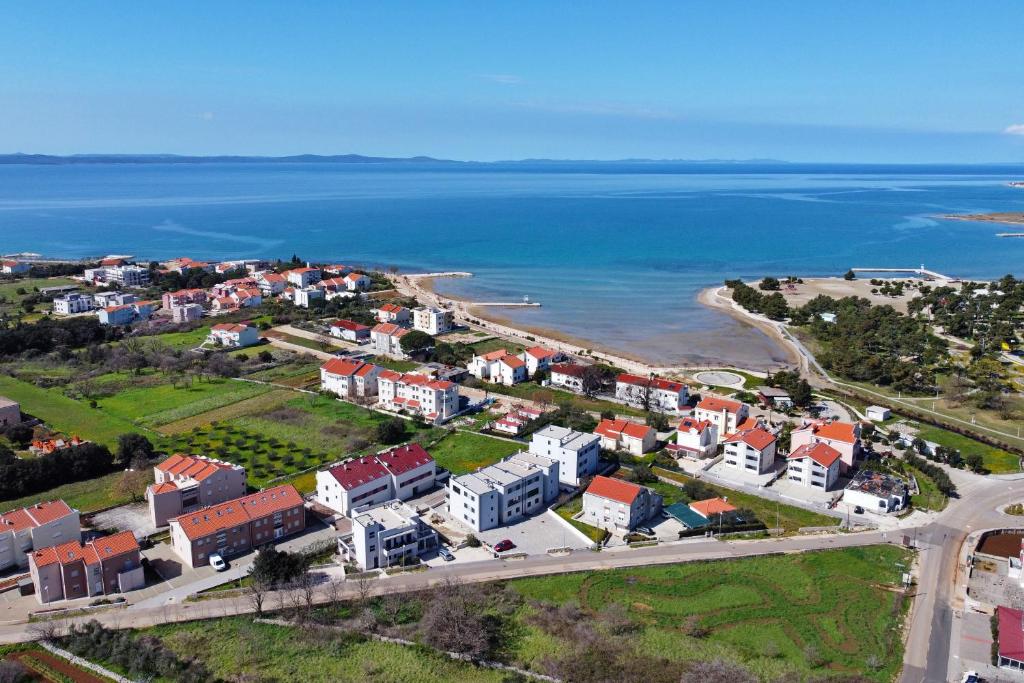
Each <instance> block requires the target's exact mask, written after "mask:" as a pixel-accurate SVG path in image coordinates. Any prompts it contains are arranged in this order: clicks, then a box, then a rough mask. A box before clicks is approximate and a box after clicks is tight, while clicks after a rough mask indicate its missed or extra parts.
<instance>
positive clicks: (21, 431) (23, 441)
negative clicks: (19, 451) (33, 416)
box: [4, 422, 32, 448]
mask: <svg viewBox="0 0 1024 683" xmlns="http://www.w3.org/2000/svg"><path fill="white" fill-rule="evenodd" d="M4 435H5V436H6V437H7V438H8V439H9V440H10V442H11V443H13V444H15V445H16V446H18V447H20V448H28V445H29V444H30V443H32V428H31V427H29V426H28V425H27V424H25V423H24V422H21V423H18V424H13V425H11V426H10V427H8V428H7V429H5V430H4Z"/></svg>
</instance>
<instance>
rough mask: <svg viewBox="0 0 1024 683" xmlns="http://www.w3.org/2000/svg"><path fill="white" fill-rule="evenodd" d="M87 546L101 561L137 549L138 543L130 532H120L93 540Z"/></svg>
mask: <svg viewBox="0 0 1024 683" xmlns="http://www.w3.org/2000/svg"><path fill="white" fill-rule="evenodd" d="M88 545H91V546H92V547H93V548H94V549H95V550H96V554H97V555H99V557H100V559H101V560H103V559H106V558H108V557H116V556H117V555H124V554H125V553H130V552H134V551H137V550H138V549H139V542H138V541H136V540H135V534H133V533H132V532H130V531H121V532H119V533H116V534H112V535H110V536H102V537H100V538H94V539H93V540H91V541H89V543H88Z"/></svg>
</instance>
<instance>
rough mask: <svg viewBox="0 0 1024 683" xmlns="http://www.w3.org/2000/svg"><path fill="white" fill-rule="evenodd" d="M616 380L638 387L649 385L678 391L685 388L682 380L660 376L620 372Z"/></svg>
mask: <svg viewBox="0 0 1024 683" xmlns="http://www.w3.org/2000/svg"><path fill="white" fill-rule="evenodd" d="M615 381H616V382H622V383H623V384H632V385H635V386H639V387H646V386H651V387H654V388H655V389H663V390H665V391H674V392H676V393H679V392H680V391H683V389H685V388H686V385H684V384H683V383H682V382H673V381H672V380H670V379H664V378H662V377H641V376H640V375H631V374H629V373H622V374H621V375H619V376H618V377H616V378H615Z"/></svg>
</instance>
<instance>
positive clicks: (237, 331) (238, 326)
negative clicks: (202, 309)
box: [208, 323, 260, 348]
mask: <svg viewBox="0 0 1024 683" xmlns="http://www.w3.org/2000/svg"><path fill="white" fill-rule="evenodd" d="M208 339H209V341H210V343H212V344H219V345H220V346H227V347H231V348H241V347H243V346H252V345H253V344H256V343H259V340H260V332H259V330H258V329H256V326H255V325H246V324H245V323H218V324H216V325H214V326H213V327H211V328H210V336H209V337H208Z"/></svg>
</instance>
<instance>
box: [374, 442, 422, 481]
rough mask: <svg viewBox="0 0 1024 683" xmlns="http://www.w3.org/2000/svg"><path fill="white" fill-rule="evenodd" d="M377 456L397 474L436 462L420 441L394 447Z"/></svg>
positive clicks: (386, 466) (392, 472) (390, 470)
mask: <svg viewBox="0 0 1024 683" xmlns="http://www.w3.org/2000/svg"><path fill="white" fill-rule="evenodd" d="M376 457H377V460H379V461H380V463H381V464H382V465H383V466H384V467H385V468H387V470H388V471H389V472H391V474H394V475H396V476H397V475H399V474H404V473H405V472H408V471H409V470H413V469H416V468H417V467H421V466H422V465H426V464H427V463H431V462H434V458H433V457H431V455H430V453H427V452H426V451H425V450H424V449H423V446H421V445H419V444H418V443H413V444H406V445H405V446H399V447H398V448H392V449H391V450H389V451H384V452H383V453H378V454H377V456H376Z"/></svg>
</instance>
